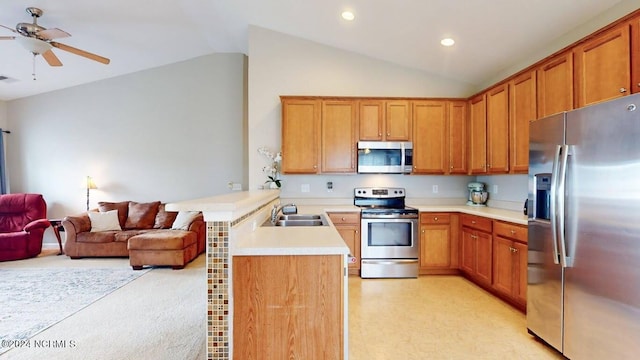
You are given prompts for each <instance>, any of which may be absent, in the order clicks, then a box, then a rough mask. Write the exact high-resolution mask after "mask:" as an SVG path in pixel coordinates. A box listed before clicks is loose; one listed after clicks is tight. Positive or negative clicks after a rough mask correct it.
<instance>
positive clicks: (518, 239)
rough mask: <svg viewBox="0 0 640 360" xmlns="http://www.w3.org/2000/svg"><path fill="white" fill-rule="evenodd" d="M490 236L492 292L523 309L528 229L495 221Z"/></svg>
mask: <svg viewBox="0 0 640 360" xmlns="http://www.w3.org/2000/svg"><path fill="white" fill-rule="evenodd" d="M493 235H494V238H493V289H494V290H496V291H497V292H499V293H500V294H501V295H503V296H505V297H507V298H508V299H509V300H511V301H514V302H516V303H517V304H518V305H520V306H526V303H527V228H526V227H525V226H520V225H516V224H511V223H506V222H502V221H495V222H494V234H493Z"/></svg>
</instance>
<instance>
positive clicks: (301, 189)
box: [300, 184, 311, 193]
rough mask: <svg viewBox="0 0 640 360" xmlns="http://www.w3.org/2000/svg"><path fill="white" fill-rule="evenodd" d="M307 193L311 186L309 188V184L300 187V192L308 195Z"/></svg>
mask: <svg viewBox="0 0 640 360" xmlns="http://www.w3.org/2000/svg"><path fill="white" fill-rule="evenodd" d="M309 191H311V186H309V184H302V185H300V192H303V193H308V192H309Z"/></svg>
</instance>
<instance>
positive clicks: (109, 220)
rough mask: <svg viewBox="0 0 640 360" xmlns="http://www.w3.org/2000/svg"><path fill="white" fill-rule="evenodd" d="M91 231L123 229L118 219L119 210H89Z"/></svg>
mask: <svg viewBox="0 0 640 360" xmlns="http://www.w3.org/2000/svg"><path fill="white" fill-rule="evenodd" d="M88 214H89V220H91V232H98V231H112V230H122V228H120V222H119V221H118V210H111V211H106V212H96V211H89V213H88Z"/></svg>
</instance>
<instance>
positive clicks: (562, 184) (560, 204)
mask: <svg viewBox="0 0 640 360" xmlns="http://www.w3.org/2000/svg"><path fill="white" fill-rule="evenodd" d="M558 157H559V160H560V161H559V163H560V164H559V169H558V184H557V185H558V188H557V190H556V191H557V192H556V201H557V208H556V216H557V228H556V232H557V234H558V238H557V239H558V244H559V245H560V264H561V265H562V267H564V268H566V267H569V266H570V265H569V264H570V263H571V259H570V258H569V256H567V240H566V236H565V230H566V226H565V214H566V211H565V205H566V204H565V198H566V190H567V186H566V185H567V163H568V159H569V145H562V146H561V148H560V151H559V154H558Z"/></svg>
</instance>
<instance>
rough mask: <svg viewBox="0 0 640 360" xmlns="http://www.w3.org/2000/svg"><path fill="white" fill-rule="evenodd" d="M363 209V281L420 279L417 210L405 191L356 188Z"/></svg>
mask: <svg viewBox="0 0 640 360" xmlns="http://www.w3.org/2000/svg"><path fill="white" fill-rule="evenodd" d="M353 204H354V205H356V206H358V207H360V208H361V210H360V211H361V219H362V220H361V233H362V237H361V242H362V243H361V248H360V250H361V259H362V262H361V270H360V276H361V277H362V278H415V277H418V254H419V249H418V210H417V209H414V208H410V207H407V206H405V191H404V189H403V188H356V189H354V200H353Z"/></svg>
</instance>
